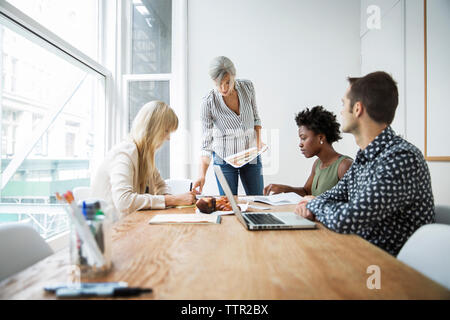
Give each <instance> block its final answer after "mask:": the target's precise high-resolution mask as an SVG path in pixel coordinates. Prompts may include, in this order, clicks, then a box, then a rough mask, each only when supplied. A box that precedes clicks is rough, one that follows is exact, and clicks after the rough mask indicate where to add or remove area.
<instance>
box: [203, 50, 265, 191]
mask: <svg viewBox="0 0 450 320" xmlns="http://www.w3.org/2000/svg"><path fill="white" fill-rule="evenodd" d="M209 76H210V77H211V79H212V80H213V82H214V84H215V88H214V89H212V90H211V91H210V92H209V93H208V94H207V95H206V96H205V97H204V98H203V103H202V107H201V121H202V134H203V140H202V153H201V159H200V168H199V178H198V179H197V181H196V182H195V183H194V190H197V188H199V191H200V192H202V189H203V185H204V184H205V176H206V172H207V170H208V167H209V164H210V161H211V157H212V158H213V160H214V165H218V166H220V167H221V169H222V172H223V174H224V176H225V178H226V179H227V182H228V184H229V186H230V188H231V191H232V192H233V194H234V195H237V192H238V181H239V176H240V177H241V181H242V184H243V186H244V189H245V193H246V194H247V195H258V194H263V188H264V180H263V174H262V164H261V158H260V156H258V157H257V158H256V159H254V160H252V161H251V162H249V163H247V164H246V165H244V166H242V167H240V168H235V167H233V166H232V165H230V164H228V163H227V162H225V160H223V159H225V158H226V157H228V156H230V155H233V154H235V153H238V152H241V151H244V150H246V149H249V148H252V147H257V148H258V150H260V149H261V148H262V147H263V143H262V141H261V120H260V118H259V115H258V109H257V107H256V99H255V88H254V87H253V83H252V82H251V81H249V80H242V79H235V77H236V68H235V67H234V64H233V62H231V60H230V59H228V58H227V57H223V56H220V57H216V58H214V59H213V60H212V61H211V64H210V68H209ZM216 180H217V177H216ZM217 185H218V187H219V192H220V194H221V195H224V194H225V193H224V191H223V189H222V186H221V185H220V183H219V181H218V180H217Z"/></svg>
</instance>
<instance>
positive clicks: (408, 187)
mask: <svg viewBox="0 0 450 320" xmlns="http://www.w3.org/2000/svg"><path fill="white" fill-rule="evenodd" d="M411 157H412V154H410V153H407V154H406V156H405V157H404V161H405V163H408V165H409V169H408V171H410V170H419V168H418V166H417V165H415V166H414V165H412V167H411V165H410V164H411V162H410V161H409V159H410V158H411ZM388 160H389V159H387V160H386V161H388ZM413 160H415V159H413ZM385 164H386V163H383V164H381V165H378V167H377V168H375V172H374V173H373V174H372V175H371V176H370V177H368V179H367V180H366V182H365V183H364V184H362V185H361V187H360V188H359V190H357V191H356V192H355V193H354V194H353V195H352V197H351V199H349V200H348V201H337V200H335V199H339V198H344V197H343V196H342V195H340V193H341V192H342V191H343V190H341V188H336V187H335V188H333V189H331V190H330V191H328V192H327V193H326V194H324V196H323V197H322V196H319V197H317V198H315V199H313V200H311V201H310V202H309V203H308V204H307V205H306V208H307V209H308V210H310V211H311V212H312V213H313V214H314V215H315V217H316V219H317V220H318V221H320V222H322V223H323V224H324V225H325V226H326V227H328V228H329V229H332V230H334V231H336V232H340V233H350V232H352V233H354V232H356V233H357V231H358V230H360V229H362V228H366V227H367V226H369V225H370V224H373V223H375V222H377V221H381V220H383V219H385V218H386V217H387V216H388V215H389V214H390V213H392V212H395V211H397V210H399V209H400V208H401V207H403V206H404V205H405V204H406V203H408V202H410V201H411V200H412V199H411V197H413V195H414V194H415V192H414V188H415V183H414V182H412V181H413V180H412V179H411V176H410V175H409V179H408V174H409V172H407V167H408V166H404V165H401V164H400V165H399V164H397V165H396V169H395V170H394V169H391V170H387V169H386V167H385ZM414 167H417V168H414ZM348 176H349V175H345V176H344V179H345V178H347V179H348ZM341 181H342V180H341Z"/></svg>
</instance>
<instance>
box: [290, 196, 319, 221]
mask: <svg viewBox="0 0 450 320" xmlns="http://www.w3.org/2000/svg"><path fill="white" fill-rule="evenodd" d="M314 198H315V197H314V196H304V197H303V199H302V200H301V201H300V202H299V203H298V204H297V206H296V207H295V213H296V214H298V215H299V216H302V217H303V218H305V219H308V220H311V221H314V220H316V216H315V215H314V214H313V213H312V212H311V211H310V210H309V209H307V208H306V205H307V204H308V202H309V201H311V200H312V199H314Z"/></svg>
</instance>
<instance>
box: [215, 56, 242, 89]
mask: <svg viewBox="0 0 450 320" xmlns="http://www.w3.org/2000/svg"><path fill="white" fill-rule="evenodd" d="M227 73H229V74H230V76H233V77H234V76H236V68H235V67H234V64H233V62H232V61H231V60H230V59H228V58H227V57H224V56H220V57H215V58H214V59H213V60H212V61H211V63H210V64H209V76H210V77H211V79H212V80H214V81H215V82H217V83H220V82H222V79H223V77H224V76H225V75H226V74H227Z"/></svg>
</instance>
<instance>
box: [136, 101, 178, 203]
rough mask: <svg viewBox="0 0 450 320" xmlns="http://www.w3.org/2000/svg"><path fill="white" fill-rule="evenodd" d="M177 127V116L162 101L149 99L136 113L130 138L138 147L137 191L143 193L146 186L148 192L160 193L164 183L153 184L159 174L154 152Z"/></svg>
mask: <svg viewBox="0 0 450 320" xmlns="http://www.w3.org/2000/svg"><path fill="white" fill-rule="evenodd" d="M177 128H178V117H177V115H176V114H175V112H174V111H173V110H172V108H170V107H169V106H168V105H167V104H165V103H164V102H162V101H151V102H148V103H147V104H145V105H144V106H143V107H142V108H141V109H140V110H139V112H138V113H137V115H136V117H135V118H134V120H133V124H132V126H131V131H130V138H131V139H132V140H133V141H134V143H135V144H136V147H137V149H138V154H139V159H138V166H139V169H138V185H139V190H138V192H139V193H144V192H145V189H146V187H147V186H149V187H150V188H151V189H150V190H149V193H151V194H160V193H161V191H162V190H163V189H164V188H165V185H154V184H153V183H150V181H155V180H156V179H155V178H156V177H157V176H158V175H159V172H158V169H157V168H156V166H155V153H156V150H158V149H159V148H160V147H161V146H162V145H163V143H164V140H165V138H166V137H167V135H168V134H170V133H171V132H173V131H175V130H176V129H177Z"/></svg>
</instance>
